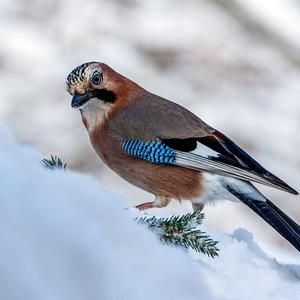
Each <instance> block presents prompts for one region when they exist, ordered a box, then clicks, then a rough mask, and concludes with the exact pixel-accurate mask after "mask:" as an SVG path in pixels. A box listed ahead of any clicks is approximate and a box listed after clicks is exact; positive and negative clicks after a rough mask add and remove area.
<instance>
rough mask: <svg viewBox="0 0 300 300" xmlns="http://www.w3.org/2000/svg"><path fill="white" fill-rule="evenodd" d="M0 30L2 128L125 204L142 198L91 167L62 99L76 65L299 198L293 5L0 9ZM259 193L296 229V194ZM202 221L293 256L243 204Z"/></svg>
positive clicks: (298, 17) (204, 1)
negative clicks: (107, 72)
mask: <svg viewBox="0 0 300 300" xmlns="http://www.w3.org/2000/svg"><path fill="white" fill-rule="evenodd" d="M0 25H1V26H0V36H1V39H0V90H1V101H0V103H1V105H0V119H1V122H5V124H8V125H9V127H10V128H12V130H13V131H14V132H15V133H16V134H17V136H18V137H20V138H21V139H22V140H23V141H25V142H27V143H30V144H33V145H35V147H36V148H37V149H38V150H39V151H41V152H42V153H44V154H47V155H49V154H56V155H58V156H60V157H61V158H62V159H63V160H64V161H66V162H68V164H69V167H70V168H75V169H79V170H84V171H87V172H89V173H92V174H94V175H95V176H96V178H97V179H98V181H99V183H101V185H102V186H105V187H107V188H110V189H111V190H114V191H117V192H118V193H120V194H122V195H124V197H125V198H126V201H127V205H133V204H134V203H136V202H143V201H147V200H150V199H151V198H152V196H151V195H149V194H146V193H144V192H142V191H140V190H138V189H136V188H134V187H133V186H131V185H129V184H127V183H125V182H124V181H123V180H122V179H120V178H119V177H118V176H116V175H115V174H113V173H112V172H110V171H109V170H108V169H107V168H106V167H104V166H103V165H102V164H101V162H100V160H99V158H98V157H97V156H96V155H95V154H94V151H93V150H92V148H91V146H90V142H89V140H88V137H87V134H86V132H85V130H84V128H83V126H82V124H81V120H80V117H79V115H78V112H77V111H75V110H72V109H71V107H70V97H69V95H67V93H66V92H65V90H64V82H65V77H66V75H67V74H68V72H69V71H70V70H71V69H73V68H74V67H75V66H77V65H78V64H81V63H83V62H85V61H91V60H96V61H103V62H106V63H108V64H110V65H111V66H112V67H113V68H115V69H116V70H117V71H119V72H121V73H123V74H124V75H126V76H128V77H130V78H131V79H133V80H134V81H136V82H138V83H140V84H141V85H143V86H144V87H145V88H146V89H148V90H150V91H152V92H154V93H157V94H159V95H161V96H164V97H167V98H169V99H171V100H173V101H176V102H178V103H180V104H182V105H184V106H186V107H187V108H189V109H191V110H192V111H193V112H195V113H196V114H197V115H199V116H200V117H201V118H202V119H203V120H205V121H206V122H208V123H209V124H211V125H212V126H215V127H216V128H218V129H219V130H221V131H223V132H224V133H226V134H227V135H228V136H229V137H231V138H232V139H233V140H234V141H236V142H237V143H238V144H240V145H241V146H242V147H244V148H245V149H246V150H247V151H248V152H249V153H250V154H251V155H253V156H254V157H255V158H256V159H257V160H258V161H259V162H261V163H262V164H263V165H264V166H265V167H266V168H268V169H270V171H272V172H273V173H275V174H276V175H278V176H279V177H281V178H282V179H284V180H285V181H287V182H288V183H289V184H290V185H291V186H293V187H294V188H295V189H298V190H300V180H299V178H300V156H299V148H300V135H299V132H300V87H299V82H300V67H299V66H300V42H299V41H300V39H299V36H300V6H299V2H298V0H277V1H270V0H268V1H267V0H265V1H258V0H243V1H239V0H234V1H221V0H185V1H176V0H153V1H141V0H126V1H120V0H114V1H104V0H89V1H85V2H84V3H83V2H82V1H79V0H44V1H41V0H31V1H23V0H1V1H0ZM264 191H265V193H266V196H267V197H268V198H270V199H271V200H272V201H274V202H275V203H276V204H277V205H278V206H279V207H280V208H282V209H283V210H284V211H286V212H287V213H288V214H289V215H291V216H292V217H293V218H294V219H296V220H297V221H298V222H300V217H299V216H300V201H299V197H298V198H297V197H294V196H290V195H288V194H286V193H282V192H279V191H276V190H272V189H264ZM205 212H206V214H207V223H208V224H209V225H210V226H213V228H215V229H217V230H218V231H219V230H222V231H223V232H227V233H229V232H231V231H232V230H233V229H234V228H236V227H238V226H243V227H245V228H247V229H249V230H250V231H251V232H253V233H254V234H255V237H256V240H258V241H259V242H260V244H263V245H264V247H268V248H270V250H272V251H274V249H275V247H277V248H278V249H279V252H280V253H282V251H281V249H280V248H282V247H283V246H285V247H286V248H287V249H292V248H289V247H288V246H287V245H288V244H287V243H285V242H284V241H283V239H280V238H279V235H278V234H276V233H275V232H274V231H273V230H272V229H271V228H270V227H269V226H268V225H266V224H265V223H264V222H263V221H260V220H259V219H258V218H257V217H255V216H254V214H252V213H250V212H249V210H248V209H247V208H244V207H243V206H242V205H236V204H231V203H224V204H220V205H218V206H216V207H214V208H210V207H207V208H206V211H205ZM276 251H277V250H276ZM274 253H275V252H274ZM291 253H294V252H293V250H291ZM284 256H285V255H284Z"/></svg>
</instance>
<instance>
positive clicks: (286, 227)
mask: <svg viewBox="0 0 300 300" xmlns="http://www.w3.org/2000/svg"><path fill="white" fill-rule="evenodd" d="M226 188H227V190H228V191H229V192H230V193H232V194H233V195H234V196H235V197H237V198H238V199H239V200H241V201H242V202H243V203H244V204H246V205H247V206H248V207H250V208H251V209H252V210H253V211H254V212H256V213H257V214H258V215H259V216H260V217H261V218H263V219H264V220H265V221H266V222H267V223H268V224H270V225H271V226H272V227H273V228H274V229H275V230H276V231H277V232H278V233H279V234H281V235H282V236H283V237H284V238H285V239H286V240H288V241H289V242H290V243H291V244H292V245H293V246H294V247H295V248H296V249H297V250H298V251H299V252H300V226H299V225H298V224H297V223H295V222H294V221H293V220H292V219H291V218H290V217H289V216H287V215H286V214H285V213H284V212H283V211H282V210H280V209H279V208H278V207H277V206H276V205H274V204H273V203H272V202H271V201H269V200H266V201H265V202H264V201H261V200H257V199H256V200H255V199H253V195H251V196H249V194H248V193H241V192H240V191H238V190H236V189H234V188H233V187H232V186H226ZM253 188H254V187H253ZM254 189H255V188H254ZM255 190H256V189H255ZM257 192H258V191H257ZM258 193H259V192H258Z"/></svg>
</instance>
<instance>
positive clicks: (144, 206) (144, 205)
mask: <svg viewBox="0 0 300 300" xmlns="http://www.w3.org/2000/svg"><path fill="white" fill-rule="evenodd" d="M154 207H157V205H156V204H155V201H152V202H145V203H142V204H139V205H137V206H136V208H137V209H138V210H145V209H149V208H154Z"/></svg>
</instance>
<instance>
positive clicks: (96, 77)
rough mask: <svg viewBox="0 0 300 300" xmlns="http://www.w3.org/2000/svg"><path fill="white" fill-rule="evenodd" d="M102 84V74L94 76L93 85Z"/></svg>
mask: <svg viewBox="0 0 300 300" xmlns="http://www.w3.org/2000/svg"><path fill="white" fill-rule="evenodd" d="M101 82H102V76H101V75H100V74H98V73H97V74H94V75H93V77H92V83H93V84H96V85H97V84H100V83H101Z"/></svg>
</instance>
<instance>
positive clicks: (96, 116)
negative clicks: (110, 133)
mask: <svg viewBox="0 0 300 300" xmlns="http://www.w3.org/2000/svg"><path fill="white" fill-rule="evenodd" d="M112 106H113V104H112V103H105V102H103V101H101V100H99V99H97V98H92V99H90V100H89V101H88V102H86V103H85V104H83V105H82V106H81V107H80V111H81V114H82V116H83V117H84V118H85V119H86V121H87V125H88V131H90V130H93V129H94V128H95V127H96V126H99V125H101V123H102V122H103V121H104V120H105V119H106V118H107V116H108V113H109V111H110V110H111V108H112Z"/></svg>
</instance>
